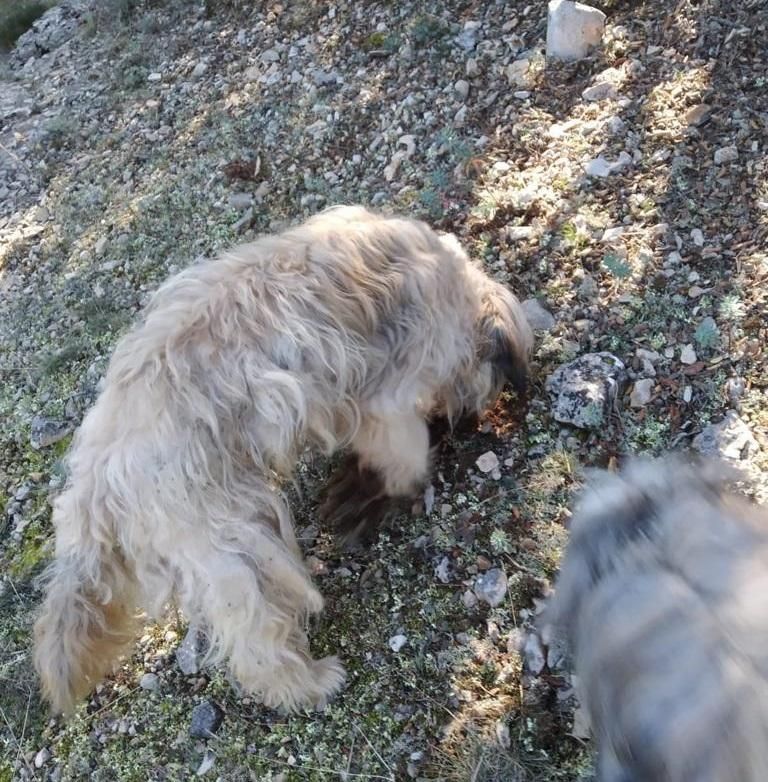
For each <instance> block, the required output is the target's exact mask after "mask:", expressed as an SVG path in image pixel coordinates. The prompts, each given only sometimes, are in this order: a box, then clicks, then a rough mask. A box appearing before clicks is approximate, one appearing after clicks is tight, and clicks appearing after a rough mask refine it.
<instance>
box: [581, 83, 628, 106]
mask: <svg viewBox="0 0 768 782" xmlns="http://www.w3.org/2000/svg"><path fill="white" fill-rule="evenodd" d="M618 95H619V93H618V90H617V89H616V85H615V84H613V83H612V82H610V81H601V82H598V83H597V84H593V85H592V86H591V87H587V88H586V89H585V90H583V91H582V93H581V97H582V99H583V100H585V101H587V102H590V103H591V102H597V101H601V100H615V99H616V98H617V97H618Z"/></svg>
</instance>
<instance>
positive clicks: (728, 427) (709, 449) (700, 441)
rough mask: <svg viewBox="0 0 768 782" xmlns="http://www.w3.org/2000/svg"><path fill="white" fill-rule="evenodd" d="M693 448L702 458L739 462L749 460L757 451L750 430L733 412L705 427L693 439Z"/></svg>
mask: <svg viewBox="0 0 768 782" xmlns="http://www.w3.org/2000/svg"><path fill="white" fill-rule="evenodd" d="M693 447H694V448H695V449H696V450H697V451H698V452H699V453H700V454H702V455H703V456H709V457H713V458H720V459H727V460H729V461H732V462H739V461H743V460H745V459H749V458H750V456H752V455H753V454H754V453H756V452H757V451H758V450H759V446H758V443H757V440H755V438H754V436H753V434H752V432H751V431H750V428H749V427H748V426H747V424H746V423H745V422H744V420H743V419H742V418H741V417H740V416H739V414H738V413H737V412H736V411H735V410H729V411H728V412H727V413H726V414H725V418H723V420H722V421H720V422H719V423H716V424H710V425H709V426H706V427H705V428H704V429H703V430H702V431H701V433H700V434H697V435H696V437H694V438H693Z"/></svg>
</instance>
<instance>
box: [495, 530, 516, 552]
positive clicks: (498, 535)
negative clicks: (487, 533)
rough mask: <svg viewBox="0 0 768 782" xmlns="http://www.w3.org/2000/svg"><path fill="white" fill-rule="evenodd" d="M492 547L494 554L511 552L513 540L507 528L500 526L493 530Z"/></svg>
mask: <svg viewBox="0 0 768 782" xmlns="http://www.w3.org/2000/svg"><path fill="white" fill-rule="evenodd" d="M490 542H491V548H492V549H493V553H494V554H509V552H510V551H512V541H511V540H510V538H509V535H508V534H507V533H506V531H505V530H503V529H499V528H498V527H497V528H496V529H495V530H493V532H491V538H490Z"/></svg>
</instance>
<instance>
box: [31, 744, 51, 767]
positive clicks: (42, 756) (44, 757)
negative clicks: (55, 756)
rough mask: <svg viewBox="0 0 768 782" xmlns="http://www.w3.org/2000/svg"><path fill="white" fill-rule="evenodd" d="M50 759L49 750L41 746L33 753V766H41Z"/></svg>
mask: <svg viewBox="0 0 768 782" xmlns="http://www.w3.org/2000/svg"><path fill="white" fill-rule="evenodd" d="M50 759H51V751H50V750H49V749H48V748H47V747H43V748H42V749H41V750H40V751H39V752H38V753H37V754H36V755H35V761H34V762H35V768H42V767H43V766H44V765H45V764H46V763H47V762H48V761H49V760H50Z"/></svg>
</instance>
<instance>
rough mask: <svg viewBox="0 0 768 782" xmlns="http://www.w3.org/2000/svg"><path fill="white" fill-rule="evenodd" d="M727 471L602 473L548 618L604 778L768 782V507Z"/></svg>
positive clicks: (620, 781)
mask: <svg viewBox="0 0 768 782" xmlns="http://www.w3.org/2000/svg"><path fill="white" fill-rule="evenodd" d="M732 477H734V476H731V475H729V472H728V468H726V467H724V466H723V465H719V464H712V463H704V464H700V465H698V466H697V465H691V464H686V463H684V462H683V461H682V460H681V459H680V458H672V457H668V458H665V459H661V460H658V461H646V460H635V461H634V462H631V463H630V465H629V466H628V468H627V469H626V470H625V471H623V472H622V473H621V474H603V475H601V476H600V477H598V478H596V480H595V482H594V484H593V485H592V487H591V488H589V489H588V490H587V491H586V492H585V494H584V496H583V498H582V500H581V504H580V507H579V508H578V509H577V511H576V513H575V515H574V518H573V521H572V526H571V530H572V533H571V534H572V537H571V541H570V544H569V546H568V549H567V552H566V554H565V558H564V561H563V565H562V570H561V573H560V577H559V580H558V582H557V587H556V592H555V595H554V598H553V600H552V602H551V603H550V605H549V606H548V608H547V610H546V612H545V618H544V622H545V623H546V622H549V623H551V626H554V628H560V630H562V631H564V632H565V634H566V636H567V637H568V638H569V639H570V643H571V646H572V650H573V653H574V662H575V670H576V673H577V674H578V677H579V690H580V695H581V697H582V700H583V703H584V706H585V707H586V709H587V712H588V714H589V716H590V720H591V722H592V726H593V731H594V733H595V736H596V739H597V746H598V752H599V761H598V763H599V765H598V768H599V773H598V778H599V780H600V782H724V781H725V780H728V782H764V781H765V780H768V652H767V651H766V650H768V601H767V598H766V595H768V512H766V510H765V509H762V508H759V507H757V506H754V505H751V504H749V503H747V502H746V501H744V500H743V499H741V498H737V497H736V496H734V495H731V494H729V492H728V490H727V488H726V479H728V480H730V478H732Z"/></svg>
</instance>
